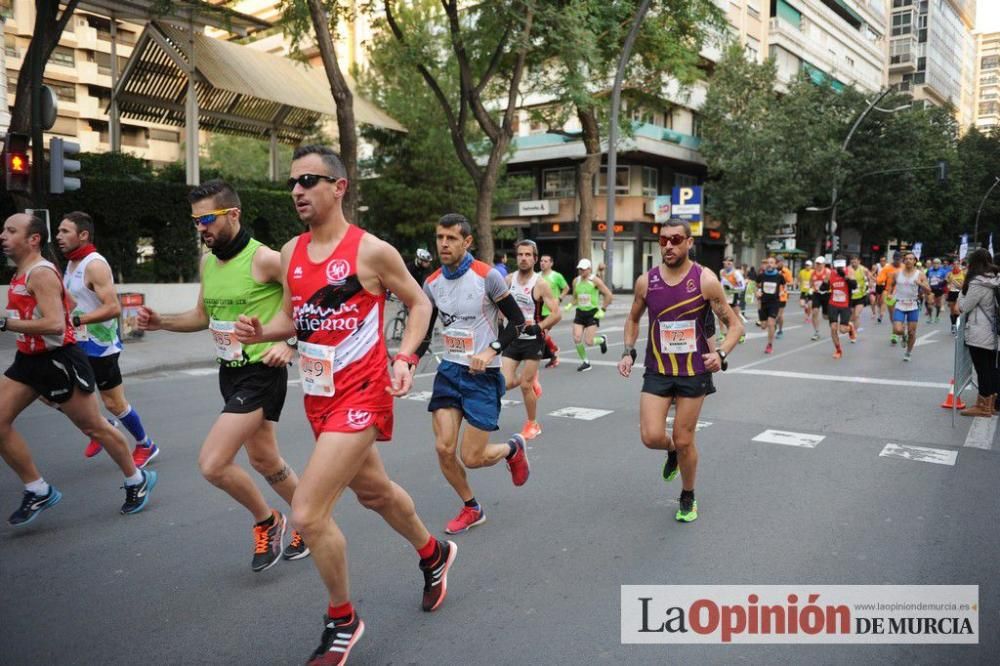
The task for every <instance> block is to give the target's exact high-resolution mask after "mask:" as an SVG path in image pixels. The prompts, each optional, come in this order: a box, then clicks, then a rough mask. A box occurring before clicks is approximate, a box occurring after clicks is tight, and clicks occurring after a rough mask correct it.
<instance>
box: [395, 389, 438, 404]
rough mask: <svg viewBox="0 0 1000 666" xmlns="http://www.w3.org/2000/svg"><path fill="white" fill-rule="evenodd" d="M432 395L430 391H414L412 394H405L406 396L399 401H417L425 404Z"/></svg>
mask: <svg viewBox="0 0 1000 666" xmlns="http://www.w3.org/2000/svg"><path fill="white" fill-rule="evenodd" d="M432 395H434V393H433V392H431V391H414V392H412V393H407V394H406V395H404V396H401V397H400V400H419V401H422V402H427V401H429V400H430V399H431V396H432Z"/></svg>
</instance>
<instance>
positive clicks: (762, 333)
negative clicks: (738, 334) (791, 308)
mask: <svg viewBox="0 0 1000 666" xmlns="http://www.w3.org/2000/svg"><path fill="white" fill-rule="evenodd" d="M803 326H805V324H796V325H795V326H786V327H785V328H783V329H782V331H792V330H795V329H796V328H802V327H803ZM775 334H777V331H775ZM746 336H747V340H756V339H757V338H766V337H767V331H757V332H755V333H747V334H746ZM775 339H777V338H775Z"/></svg>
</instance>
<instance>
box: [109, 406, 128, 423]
mask: <svg viewBox="0 0 1000 666" xmlns="http://www.w3.org/2000/svg"><path fill="white" fill-rule="evenodd" d="M131 413H132V405H125V411H124V412H122V413H121V414H115V417H116V418H118V419H119V420H121V419H123V418H125V417H126V416H128V415H129V414H131ZM110 420H111V419H108V421H110Z"/></svg>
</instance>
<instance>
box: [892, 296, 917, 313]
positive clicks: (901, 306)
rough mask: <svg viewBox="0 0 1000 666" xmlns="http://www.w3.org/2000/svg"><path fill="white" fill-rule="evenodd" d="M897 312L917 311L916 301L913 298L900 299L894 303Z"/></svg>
mask: <svg viewBox="0 0 1000 666" xmlns="http://www.w3.org/2000/svg"><path fill="white" fill-rule="evenodd" d="M896 309H897V310H916V309H917V299H915V298H901V299H899V301H897V302H896Z"/></svg>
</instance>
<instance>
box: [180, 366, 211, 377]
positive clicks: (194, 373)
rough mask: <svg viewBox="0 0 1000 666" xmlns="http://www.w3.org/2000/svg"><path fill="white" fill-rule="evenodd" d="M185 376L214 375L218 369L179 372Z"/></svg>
mask: <svg viewBox="0 0 1000 666" xmlns="http://www.w3.org/2000/svg"><path fill="white" fill-rule="evenodd" d="M181 372H183V373H184V374H185V375H191V376H193V377H203V376H206V375H214V374H217V373H218V372H219V369H218V368H191V369H190V370H181Z"/></svg>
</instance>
